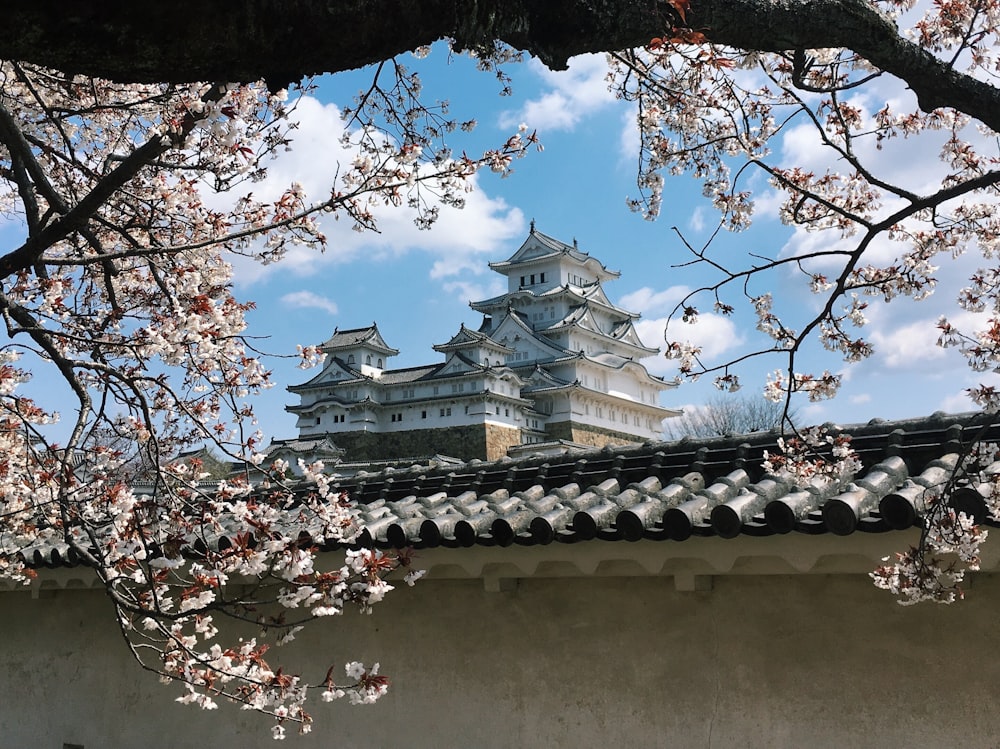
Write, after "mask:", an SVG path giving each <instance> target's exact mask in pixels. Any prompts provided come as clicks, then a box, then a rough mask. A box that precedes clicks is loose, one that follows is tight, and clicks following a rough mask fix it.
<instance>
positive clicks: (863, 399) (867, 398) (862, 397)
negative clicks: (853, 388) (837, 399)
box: [848, 393, 872, 406]
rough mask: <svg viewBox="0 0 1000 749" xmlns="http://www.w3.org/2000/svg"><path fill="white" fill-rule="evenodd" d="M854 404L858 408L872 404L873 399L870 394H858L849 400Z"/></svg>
mask: <svg viewBox="0 0 1000 749" xmlns="http://www.w3.org/2000/svg"><path fill="white" fill-rule="evenodd" d="M848 401H850V402H851V403H852V404H854V405H856V406H860V405H864V404H865V403H871V401H872V397H871V394H870V393H858V394H857V395H852V396H851V397H850V398H848Z"/></svg>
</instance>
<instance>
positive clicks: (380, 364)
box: [376, 357, 382, 369]
mask: <svg viewBox="0 0 1000 749" xmlns="http://www.w3.org/2000/svg"><path fill="white" fill-rule="evenodd" d="M376 366H378V368H379V369H382V357H379V360H378V364H377V365H376Z"/></svg>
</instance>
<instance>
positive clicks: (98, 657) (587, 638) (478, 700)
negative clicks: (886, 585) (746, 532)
mask: <svg viewBox="0 0 1000 749" xmlns="http://www.w3.org/2000/svg"><path fill="white" fill-rule="evenodd" d="M432 574H433V573H432ZM998 604H1000V579H998V578H997V577H996V576H983V577H980V578H978V579H977V580H976V581H975V584H974V585H973V586H972V589H971V591H970V594H969V598H968V600H966V601H965V602H964V603H962V604H960V605H956V606H951V607H942V606H923V607H918V608H915V609H914V608H910V609H904V608H902V607H900V606H898V605H896V604H895V603H894V602H893V600H892V599H891V598H890V597H889V596H888V595H886V594H884V593H881V592H879V591H876V590H875V589H874V588H872V586H871V584H870V583H869V581H868V580H867V579H866V578H865V577H864V576H863V575H829V576H828V575H816V574H814V575H772V576H727V577H719V578H716V580H715V583H714V585H713V587H712V589H711V590H706V591H693V592H683V591H678V590H676V589H675V587H674V586H673V584H672V581H671V579H670V578H669V577H660V576H647V577H625V578H593V577H591V578H587V577H577V578H564V579H559V578H529V579H523V580H521V581H519V582H518V583H517V584H516V585H515V586H514V587H513V589H511V590H503V591H501V592H488V591H487V590H485V589H484V585H483V581H481V580H460V579H449V580H438V581H435V580H434V579H429V580H426V581H421V583H419V584H418V586H417V587H415V588H413V589H409V588H402V589H399V590H396V591H394V592H393V593H392V594H390V596H389V597H388V598H387V599H386V601H385V602H384V603H382V604H380V605H379V606H377V607H376V610H375V613H374V614H373V615H372V616H361V615H358V614H355V613H353V612H350V613H349V614H348V615H345V616H344V617H342V618H340V619H339V620H330V621H324V622H320V623H319V624H320V626H317V627H314V628H313V629H312V631H311V632H310V633H308V634H307V633H302V634H300V635H299V638H300V640H299V641H298V642H296V643H293V645H292V646H289V647H287V648H283V649H279V650H276V651H272V655H273V656H274V657H273V658H269V662H271V663H272V665H274V664H276V663H278V662H287V663H288V664H289V665H291V664H292V663H295V662H298V663H299V664H300V665H301V664H307V665H310V666H312V667H314V668H315V675H314V678H316V679H318V678H321V677H322V674H323V672H324V671H325V669H326V667H327V666H326V664H327V663H328V662H331V661H332V662H336V663H340V664H342V663H343V662H344V661H347V660H350V659H354V658H358V659H361V660H366V661H371V660H376V659H377V660H380V661H381V663H382V668H383V671H384V672H386V673H387V674H389V675H391V677H392V678H393V687H392V691H391V692H390V694H389V695H388V696H387V697H386V698H385V699H384V700H383V701H381V702H380V703H378V704H377V705H374V706H368V707H355V708H352V707H350V706H348V705H341V704H334V705H324V704H322V703H318V704H317V705H316V706H315V710H314V715H315V718H316V725H315V728H314V732H313V733H312V734H311V735H309V736H305V737H302V738H299V737H295V736H290V737H289V741H290V742H291V741H294V742H297V743H296V744H294V745H297V746H304V747H327V746H337V747H371V748H375V747H405V748H407V749H409V748H411V747H412V748H417V749H420V748H422V747H427V748H428V749H430V748H431V747H433V748H434V749H441V748H442V747H477V748H483V749H492V748H494V747H495V748H496V749H500V748H501V747H502V748H503V749H507V748H509V747H574V748H581V747H601V748H603V747H607V746H620V747H629V748H630V749H631V748H632V747H678V748H679V749H687V748H688V747H771V748H779V749H780V748H788V749H792V748H795V749H798V748H800V747H810V748H813V749H823V748H824V747H831V748H833V747H836V748H837V749H842V748H843V747H851V748H852V749H862V748H864V747H903V746H905V747H910V748H914V747H917V748H919V747H943V746H962V747H972V748H975V747H996V746H997V745H998V741H1000V739H998V737H1000V710H998V709H997V707H996V705H995V701H994V694H995V690H996V685H997V683H1000V659H998V658H995V657H994V656H993V654H994V653H995V652H997V650H998V646H1000V629H998V627H997V626H996V612H997V610H998ZM0 621H2V622H3V624H2V632H3V637H2V638H0V694H2V695H3V699H2V701H0V746H3V747H4V748H5V749H20V748H22V747H24V748H25V749H27V748H32V749H33V748H34V747H54V748H56V749H59V748H60V747H62V746H63V745H64V743H66V744H76V745H80V746H83V747H85V748H86V749H98V748H99V747H100V748H103V747H140V746H141V747H144V748H145V749H160V748H162V749H194V748H196V747H197V749H203V747H205V746H239V747H258V746H259V747H270V746H273V743H272V740H271V739H270V732H269V725H270V724H269V723H268V722H267V720H266V719H265V720H262V719H261V718H258V717H255V716H250V715H248V714H246V713H242V712H240V711H238V710H236V709H235V708H233V707H232V706H230V705H222V706H221V708H220V709H219V710H217V711H213V712H210V713H206V712H203V711H201V710H198V709H196V708H192V707H189V706H181V705H178V704H176V703H174V702H173V701H172V700H173V698H174V697H176V696H178V695H179V694H180V690H179V689H178V688H177V687H176V686H162V685H159V684H158V683H157V681H156V679H155V678H154V677H152V676H151V675H149V674H146V673H143V672H141V671H140V670H139V669H138V668H137V667H136V666H135V665H134V664H132V663H131V662H130V660H129V657H128V655H127V654H126V651H125V648H124V645H123V644H122V642H121V638H120V636H119V635H118V634H117V633H116V631H115V628H114V623H113V621H112V620H111V614H110V609H109V607H108V605H107V602H106V600H105V598H104V597H103V594H101V593H99V592H96V591H57V592H55V593H52V594H46V593H43V594H42V596H41V597H39V598H37V599H33V598H32V597H31V595H30V594H29V593H21V592H0ZM303 635H305V636H303ZM306 653H308V654H306Z"/></svg>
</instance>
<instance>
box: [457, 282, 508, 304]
mask: <svg viewBox="0 0 1000 749" xmlns="http://www.w3.org/2000/svg"><path fill="white" fill-rule="evenodd" d="M444 290H445V291H446V292H447V293H449V294H453V295H454V296H455V297H456V298H458V299H459V300H460V301H462V302H473V301H479V300H481V299H492V298H493V297H495V296H500V295H501V294H503V293H504V292H505V291H506V290H507V285H506V284H505V283H504V282H503V279H501V278H497V279H490V280H489V282H488V283H473V282H471V281H448V282H446V283H445V284H444Z"/></svg>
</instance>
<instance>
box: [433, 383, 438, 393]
mask: <svg viewBox="0 0 1000 749" xmlns="http://www.w3.org/2000/svg"><path fill="white" fill-rule="evenodd" d="M437 394H438V386H437V385H435V386H434V395H437Z"/></svg>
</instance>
